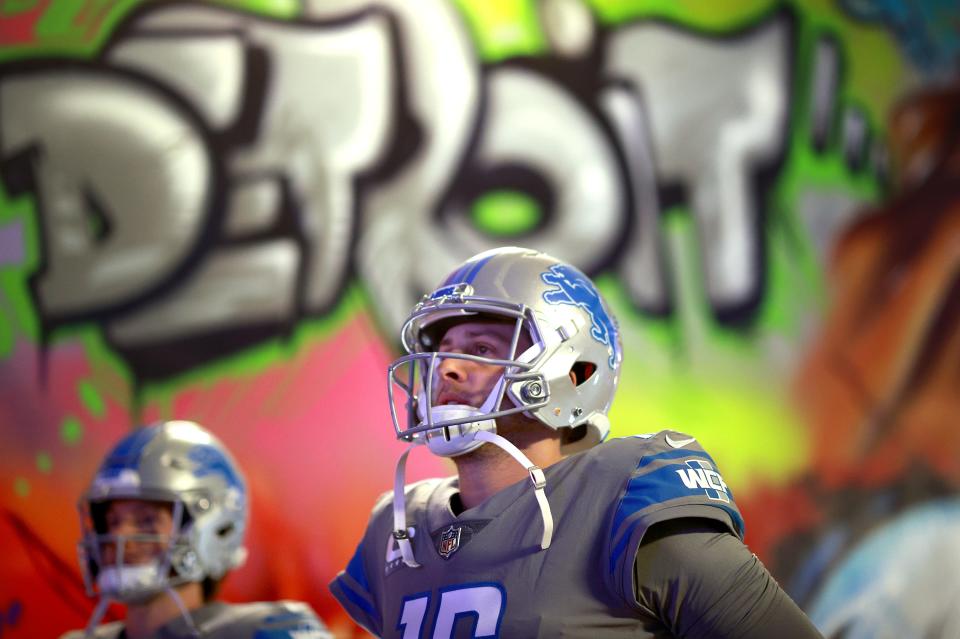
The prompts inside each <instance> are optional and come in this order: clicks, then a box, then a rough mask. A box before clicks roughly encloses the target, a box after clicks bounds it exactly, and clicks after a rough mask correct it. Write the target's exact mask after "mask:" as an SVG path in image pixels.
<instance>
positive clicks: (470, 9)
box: [454, 0, 547, 62]
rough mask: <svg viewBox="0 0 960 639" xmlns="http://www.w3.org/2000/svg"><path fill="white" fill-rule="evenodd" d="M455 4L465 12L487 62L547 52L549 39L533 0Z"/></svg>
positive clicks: (471, 0)
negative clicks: (541, 25) (542, 27)
mask: <svg viewBox="0 0 960 639" xmlns="http://www.w3.org/2000/svg"><path fill="white" fill-rule="evenodd" d="M454 5H455V6H456V7H457V8H458V9H460V11H461V13H462V14H463V17H464V20H465V22H466V24H467V27H468V28H469V29H470V34H471V36H472V38H473V41H474V43H476V46H477V51H478V53H479V55H480V57H481V58H482V59H483V60H484V61H485V62H495V61H497V60H504V59H506V58H512V57H516V56H530V55H542V54H544V53H546V52H547V39H546V37H545V35H544V33H543V30H542V29H541V28H540V22H539V19H538V17H537V12H536V8H535V7H534V3H533V2H532V1H530V0H527V1H521V2H503V1H502V0H500V1H493V0H454Z"/></svg>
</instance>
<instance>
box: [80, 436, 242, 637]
mask: <svg viewBox="0 0 960 639" xmlns="http://www.w3.org/2000/svg"><path fill="white" fill-rule="evenodd" d="M116 500H138V501H149V502H160V503H167V504H169V505H170V508H171V518H172V521H173V529H172V531H171V533H170V535H169V536H168V535H156V534H133V535H114V534H110V533H109V531H108V530H107V526H106V511H107V508H108V507H109V504H110V503H111V502H113V501H116ZM78 507H79V510H80V520H81V527H82V532H83V537H82V539H81V541H80V544H79V546H78V551H79V558H80V566H81V571H82V573H83V577H84V582H85V584H86V588H87V593H88V594H89V595H90V596H99V598H100V600H99V602H98V604H97V607H96V609H95V610H94V613H93V615H92V616H91V618H90V621H89V623H88V625H87V633H88V635H90V636H92V635H91V633H92V632H93V629H94V628H95V627H96V625H97V624H98V623H99V621H100V619H101V618H102V616H103V614H104V613H105V611H106V608H107V606H108V605H109V603H110V602H111V601H118V602H122V603H125V604H142V603H145V602H147V601H149V600H150V599H152V598H153V597H155V596H157V595H158V594H161V593H165V594H167V595H169V596H170V597H171V598H172V599H173V600H174V602H176V604H177V607H178V608H179V609H180V612H181V615H182V616H183V617H184V619H185V621H186V622H187V625H188V627H189V628H191V630H192V631H193V632H194V633H196V632H197V631H196V628H194V626H193V622H192V619H191V618H190V615H189V613H188V611H187V610H186V608H185V606H184V604H183V601H182V600H181V598H180V596H179V595H178V594H177V592H176V590H175V589H176V587H177V586H179V585H181V584H185V583H189V582H199V581H203V580H204V579H206V578H210V579H220V578H222V577H223V576H224V575H225V574H226V573H227V572H228V571H229V570H231V569H233V568H236V567H238V566H240V565H242V564H243V563H244V561H245V560H246V555H247V551H246V548H244V547H243V535H244V532H245V528H246V522H247V515H248V505H247V495H246V484H245V481H244V479H243V476H242V474H241V473H240V471H239V468H238V467H237V465H236V463H235V462H234V460H233V458H232V457H231V456H230V453H229V451H227V450H226V448H225V447H224V446H223V444H222V443H221V442H220V441H219V440H217V439H216V438H215V437H214V436H213V435H211V434H210V433H209V432H207V431H206V430H204V429H203V428H201V427H200V426H198V425H197V424H194V423H193V422H187V421H168V422H160V423H157V424H153V425H150V426H146V427H143V428H140V429H138V430H136V431H134V432H132V433H131V434H130V435H128V436H127V437H125V438H123V439H122V440H121V441H120V442H119V443H118V444H117V445H116V446H114V448H113V450H112V451H111V452H110V453H109V454H108V455H107V457H106V458H105V459H104V461H103V463H102V464H101V465H100V468H99V469H98V471H97V473H96V475H94V478H93V480H92V482H91V484H90V486H89V488H88V490H87V491H86V492H85V493H84V495H83V497H82V498H81V500H80V503H79V505H78ZM130 544H151V545H155V546H156V547H157V549H158V552H157V553H156V557H155V559H154V560H152V561H149V562H138V563H136V564H129V563H127V562H126V561H125V557H124V556H125V554H126V553H127V552H128V548H129V547H130ZM108 545H109V546H112V547H113V548H115V551H114V554H115V557H114V560H113V561H112V562H109V563H107V562H105V556H104V552H103V551H104V548H105V547H106V546H108Z"/></svg>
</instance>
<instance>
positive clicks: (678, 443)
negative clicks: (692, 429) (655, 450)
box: [665, 435, 697, 448]
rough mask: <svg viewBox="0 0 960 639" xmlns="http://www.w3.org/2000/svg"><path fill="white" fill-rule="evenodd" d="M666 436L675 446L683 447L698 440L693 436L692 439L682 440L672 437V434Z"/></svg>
mask: <svg viewBox="0 0 960 639" xmlns="http://www.w3.org/2000/svg"><path fill="white" fill-rule="evenodd" d="M665 437H666V439H667V443H668V444H670V445H671V446H673V447H674V448H683V447H684V446H686V445H687V444H691V443H693V442H695V441H697V440H696V439H694V438H693V437H691V438H690V439H681V440H680V441H677V440H675V439H673V438H672V437H670V435H666V436H665Z"/></svg>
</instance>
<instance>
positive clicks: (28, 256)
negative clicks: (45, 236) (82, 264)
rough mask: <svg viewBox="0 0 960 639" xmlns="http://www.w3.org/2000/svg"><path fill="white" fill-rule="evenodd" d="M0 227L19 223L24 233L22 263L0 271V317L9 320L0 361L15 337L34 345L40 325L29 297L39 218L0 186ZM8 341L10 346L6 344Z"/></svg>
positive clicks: (28, 202) (29, 203)
mask: <svg viewBox="0 0 960 639" xmlns="http://www.w3.org/2000/svg"><path fill="white" fill-rule="evenodd" d="M0 223H3V224H7V223H19V225H20V228H21V230H22V233H23V243H24V247H23V262H21V263H20V264H17V265H13V264H5V265H4V266H3V268H0V298H3V300H2V302H0V303H2V304H3V315H5V316H8V317H7V318H5V319H9V320H10V321H9V322H5V329H4V333H6V332H9V335H6V334H0V357H8V356H9V352H10V351H9V349H10V348H12V343H13V341H14V337H15V336H16V335H18V334H23V335H25V336H26V337H27V338H28V339H31V340H34V341H36V340H37V339H39V336H40V322H39V319H38V315H37V308H36V304H35V303H34V300H33V297H32V295H31V293H30V283H29V278H30V276H31V275H33V274H34V273H35V272H36V269H37V267H38V264H39V261H40V260H39V255H40V248H39V246H40V245H39V237H40V232H39V230H38V225H39V216H38V215H37V214H36V212H35V210H34V204H33V199H32V198H29V197H18V198H10V197H9V196H8V195H7V193H6V191H5V190H4V189H3V185H2V184H0ZM7 340H9V342H10V343H9V344H7Z"/></svg>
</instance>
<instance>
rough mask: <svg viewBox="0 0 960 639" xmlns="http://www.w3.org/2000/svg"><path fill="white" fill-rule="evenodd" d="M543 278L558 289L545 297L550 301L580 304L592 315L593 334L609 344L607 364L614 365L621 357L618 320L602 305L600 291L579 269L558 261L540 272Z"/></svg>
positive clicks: (591, 333)
mask: <svg viewBox="0 0 960 639" xmlns="http://www.w3.org/2000/svg"><path fill="white" fill-rule="evenodd" d="M540 279H542V280H543V281H544V282H546V283H547V284H550V285H551V286H556V287H557V288H555V289H553V290H550V291H546V292H544V294H543V299H544V301H546V302H547V303H548V304H570V305H571V306H578V307H580V308H581V309H583V310H584V311H586V313H587V315H589V316H590V322H591V324H592V325H593V327H592V329H591V330H590V336H591V337H593V339H595V340H597V341H598V342H600V343H601V344H604V345H605V346H606V347H607V350H608V352H609V353H610V358H609V359H608V360H607V363H608V364H609V365H610V368H615V367H616V365H617V360H619V359H620V351H619V348H618V346H617V345H618V343H619V342H618V340H617V325H616V322H615V321H614V319H613V318H612V317H610V315H609V314H608V313H607V311H606V309H604V308H603V303H602V302H601V301H600V293H599V292H597V289H596V288H595V287H594V286H593V284H592V283H591V282H590V280H588V279H587V278H586V276H584V275H583V273H581V272H580V271H578V270H577V269H575V268H573V267H572V266H568V265H566V264H555V265H553V266H551V267H550V268H549V270H546V271H544V272H543V273H541V274H540Z"/></svg>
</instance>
